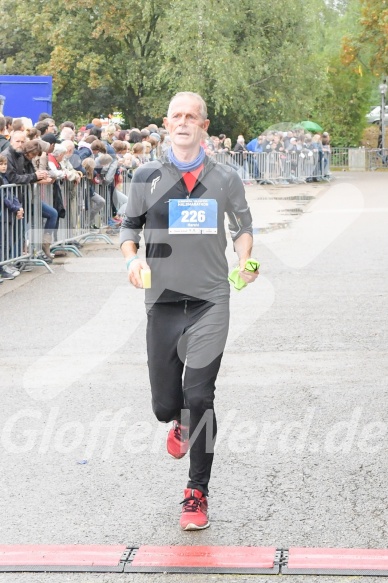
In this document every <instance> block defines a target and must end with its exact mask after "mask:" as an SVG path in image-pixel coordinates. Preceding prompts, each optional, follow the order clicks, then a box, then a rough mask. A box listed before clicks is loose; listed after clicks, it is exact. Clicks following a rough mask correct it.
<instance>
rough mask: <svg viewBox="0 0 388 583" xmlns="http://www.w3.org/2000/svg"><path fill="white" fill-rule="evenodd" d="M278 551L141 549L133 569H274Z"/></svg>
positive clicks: (234, 548) (194, 548)
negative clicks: (155, 567) (154, 567)
mask: <svg viewBox="0 0 388 583" xmlns="http://www.w3.org/2000/svg"><path fill="white" fill-rule="evenodd" d="M275 552H276V549H275V547H194V546H186V547H172V546H171V547H152V546H141V547H140V549H139V550H138V551H137V553H136V555H135V558H134V559H133V561H132V567H150V566H151V567H152V566H158V567H222V568H227V569H228V568H229V569H231V568H232V569H241V568H243V569H247V568H248V569H250V568H253V569H272V568H273V567H274V562H275Z"/></svg>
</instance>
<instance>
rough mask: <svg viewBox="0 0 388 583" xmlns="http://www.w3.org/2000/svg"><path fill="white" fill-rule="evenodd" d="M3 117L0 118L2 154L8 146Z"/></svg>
mask: <svg viewBox="0 0 388 583" xmlns="http://www.w3.org/2000/svg"><path fill="white" fill-rule="evenodd" d="M5 126H6V123H5V117H0V152H3V151H4V150H5V149H6V148H8V146H9V141H8V138H7V136H6V135H5Z"/></svg>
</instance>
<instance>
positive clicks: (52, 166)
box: [48, 160, 66, 180]
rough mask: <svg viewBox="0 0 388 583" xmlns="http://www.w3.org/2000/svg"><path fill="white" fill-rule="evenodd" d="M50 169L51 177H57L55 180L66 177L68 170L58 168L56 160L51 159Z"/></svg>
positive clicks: (49, 162)
mask: <svg viewBox="0 0 388 583" xmlns="http://www.w3.org/2000/svg"><path fill="white" fill-rule="evenodd" d="M48 171H49V174H50V176H51V178H55V180H62V178H66V172H65V171H64V170H63V168H62V169H61V170H58V168H57V167H56V166H55V164H54V162H51V160H49V161H48Z"/></svg>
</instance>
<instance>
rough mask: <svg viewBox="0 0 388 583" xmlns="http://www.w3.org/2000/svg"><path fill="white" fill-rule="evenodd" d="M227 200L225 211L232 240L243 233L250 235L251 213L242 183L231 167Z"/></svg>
mask: <svg viewBox="0 0 388 583" xmlns="http://www.w3.org/2000/svg"><path fill="white" fill-rule="evenodd" d="M228 192H229V197H228V202H227V204H226V213H227V215H228V218H229V231H230V235H231V237H232V240H233V241H235V240H236V239H238V238H239V237H240V236H241V235H242V234H243V233H248V234H250V235H252V233H253V229H252V215H251V211H250V210H249V206H248V203H247V201H246V198H245V190H244V185H243V183H242V181H241V179H240V177H239V175H238V174H237V172H236V171H235V170H233V169H230V174H229V184H228Z"/></svg>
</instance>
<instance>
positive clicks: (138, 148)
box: [132, 142, 145, 168]
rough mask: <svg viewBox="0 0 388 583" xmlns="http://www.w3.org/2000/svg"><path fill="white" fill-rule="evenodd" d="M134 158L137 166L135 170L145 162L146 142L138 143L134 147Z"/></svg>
mask: <svg viewBox="0 0 388 583" xmlns="http://www.w3.org/2000/svg"><path fill="white" fill-rule="evenodd" d="M132 158H133V161H134V163H135V164H136V166H135V168H137V167H138V166H141V165H142V164H144V162H145V157H144V142H137V143H136V144H133V146H132Z"/></svg>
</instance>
